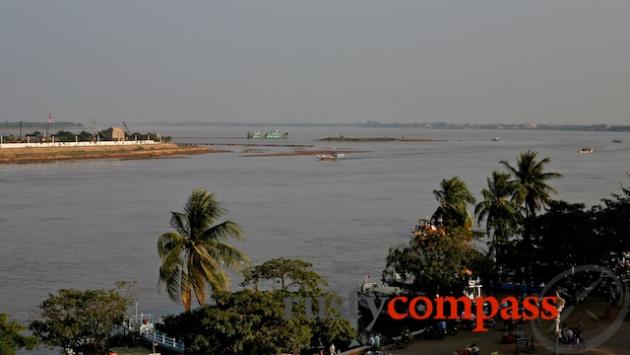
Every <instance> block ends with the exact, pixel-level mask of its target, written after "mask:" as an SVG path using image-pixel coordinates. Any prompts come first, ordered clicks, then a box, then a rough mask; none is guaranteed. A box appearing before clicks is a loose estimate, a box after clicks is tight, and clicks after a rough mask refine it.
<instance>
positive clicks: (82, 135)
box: [78, 131, 95, 142]
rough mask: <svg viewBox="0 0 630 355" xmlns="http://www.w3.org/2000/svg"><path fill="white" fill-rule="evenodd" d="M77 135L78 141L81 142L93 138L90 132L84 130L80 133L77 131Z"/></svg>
mask: <svg viewBox="0 0 630 355" xmlns="http://www.w3.org/2000/svg"><path fill="white" fill-rule="evenodd" d="M78 136H79V141H81V142H87V141H91V140H93V139H94V138H95V137H94V135H93V134H92V133H90V132H86V131H81V133H79V134H78Z"/></svg>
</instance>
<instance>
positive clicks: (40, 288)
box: [0, 127, 630, 321]
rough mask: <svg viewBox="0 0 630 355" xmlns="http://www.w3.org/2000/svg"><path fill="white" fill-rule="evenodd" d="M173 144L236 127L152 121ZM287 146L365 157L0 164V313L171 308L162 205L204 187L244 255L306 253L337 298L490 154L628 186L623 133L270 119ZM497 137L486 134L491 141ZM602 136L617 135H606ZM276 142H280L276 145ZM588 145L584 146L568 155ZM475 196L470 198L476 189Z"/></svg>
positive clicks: (175, 205) (472, 176) (483, 169)
mask: <svg viewBox="0 0 630 355" xmlns="http://www.w3.org/2000/svg"><path fill="white" fill-rule="evenodd" d="M153 129H154V130H159V131H161V132H162V133H164V134H170V135H173V136H174V137H175V140H176V141H180V142H196V143H221V144H225V143H238V142H243V140H241V139H238V138H234V137H242V136H244V135H245V133H246V129H242V128H215V127H209V128H167V129H165V128H159V129H158V128H153ZM281 130H283V131H284V130H287V131H289V133H290V136H291V138H290V139H289V140H288V142H289V143H296V144H298V143H305V144H317V145H318V146H322V147H351V148H356V149H363V150H368V151H369V152H365V153H360V154H352V155H351V156H349V159H347V160H345V161H338V162H318V161H316V160H315V158H314V157H267V158H249V157H242V156H241V154H240V151H241V148H240V147H229V146H227V147H228V149H232V150H234V153H225V154H206V155H198V156H190V157H185V158H177V159H157V160H126V161H106V160H95V161H80V162H59V163H52V164H36V165H23V166H19V165H11V166H0V313H1V312H6V313H9V314H11V315H13V316H14V317H16V318H18V319H21V320H25V321H26V320H28V319H29V317H30V316H31V312H32V310H33V308H34V306H36V305H37V303H38V302H40V301H41V300H43V299H44V298H45V297H46V295H47V294H48V293H50V292H54V291H56V290H57V289H59V288H64V287H74V288H107V287H111V286H112V285H113V283H114V282H115V281H117V280H136V281H138V282H139V283H140V285H141V287H142V293H141V303H140V308H141V309H142V310H144V311H145V312H148V313H153V314H166V313H172V312H178V311H180V308H179V307H178V306H177V305H176V304H173V303H172V302H171V301H169V299H168V297H167V296H166V294H165V293H164V292H162V293H158V291H157V269H158V258H157V255H156V250H155V244H156V240H157V238H158V236H159V235H160V234H161V233H164V232H166V231H168V230H169V225H168V221H169V216H170V215H169V211H172V210H180V209H181V207H182V205H183V204H184V202H185V199H186V197H187V196H188V195H189V193H190V192H191V191H192V189H193V188H195V187H204V188H206V189H208V190H210V191H213V192H215V193H216V194H217V196H218V198H219V199H220V200H221V201H222V202H223V203H224V204H225V206H226V207H227V208H228V209H229V218H231V219H233V220H235V221H237V222H239V223H240V224H241V225H242V227H243V229H244V230H245V232H246V235H247V240H246V241H244V242H242V243H237V244H236V245H237V246H238V247H239V248H242V249H243V250H244V251H245V252H247V253H248V254H249V255H250V256H251V257H252V259H253V260H254V261H256V262H261V261H264V260H266V259H269V258H272V257H280V256H283V257H294V258H302V259H306V260H309V261H311V262H313V263H314V264H315V266H316V268H317V270H319V271H320V272H321V273H322V274H324V275H325V276H326V277H327V278H328V279H329V281H330V283H331V286H332V287H333V288H334V289H336V290H338V291H341V292H343V293H345V292H347V290H348V289H350V288H352V287H355V286H356V285H358V284H359V283H360V282H361V280H362V278H363V276H364V275H365V274H366V273H370V274H371V275H379V273H380V270H381V269H382V268H383V265H384V258H385V255H386V254H387V250H388V248H389V247H390V246H394V245H397V244H399V243H402V242H405V241H406V240H407V239H408V238H409V231H410V229H411V228H412V226H413V224H414V222H415V221H416V220H417V219H418V218H419V217H425V216H427V215H429V214H431V212H432V211H433V210H434V209H435V201H434V199H433V196H432V190H433V189H434V188H436V186H437V184H438V182H439V180H440V179H442V178H444V177H451V176H454V175H458V176H460V177H462V178H463V179H465V180H466V181H467V183H468V184H469V187H470V188H471V189H472V190H473V191H475V192H478V191H479V190H480V189H481V188H482V185H483V184H484V183H485V178H486V177H487V176H488V175H489V174H490V172H491V171H492V170H493V169H497V168H499V165H498V163H497V162H498V161H499V160H501V159H509V160H511V161H513V160H514V159H515V157H516V155H517V154H518V152H520V151H523V150H526V149H534V150H537V151H539V152H541V153H542V154H543V155H545V156H549V157H551V159H552V164H551V166H550V168H551V169H552V170H554V171H558V172H561V173H562V174H564V177H563V178H562V179H561V180H558V181H557V182H556V186H557V188H558V191H559V197H560V198H563V199H566V200H569V201H574V202H577V201H583V202H586V203H587V204H593V203H596V202H597V201H598V200H599V199H600V198H602V197H605V196H607V195H608V194H609V193H611V192H615V191H618V189H619V184H620V183H630V179H628V178H627V177H626V172H628V171H630V135H628V134H621V133H587V132H524V131H481V130H470V131H469V130H396V129H362V128H293V127H292V128H281ZM339 132H341V133H343V134H345V135H347V136H350V135H355V136H383V135H390V136H403V135H404V136H407V137H431V138H437V139H446V140H448V141H447V142H434V143H355V144H348V143H345V144H332V143H319V142H313V139H315V138H320V137H324V136H329V135H337V134H338V133H339ZM497 135H498V136H500V137H501V141H500V142H491V141H490V140H491V138H492V137H494V136H497ZM613 138H622V139H624V143H622V144H613V143H611V140H612V139H613ZM277 142H282V143H284V142H285V141H277ZM583 146H592V147H593V148H594V149H595V153H594V154H591V155H579V154H577V153H576V152H577V150H578V149H580V148H581V147H583ZM477 194H478V193H477Z"/></svg>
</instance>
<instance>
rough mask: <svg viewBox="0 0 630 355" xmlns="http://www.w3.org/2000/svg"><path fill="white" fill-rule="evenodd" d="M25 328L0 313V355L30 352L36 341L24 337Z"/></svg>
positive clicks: (32, 338)
mask: <svg viewBox="0 0 630 355" xmlns="http://www.w3.org/2000/svg"><path fill="white" fill-rule="evenodd" d="M24 330H25V328H24V326H22V325H21V324H20V323H18V322H16V321H14V320H12V319H10V318H9V316H7V315H6V314H3V313H0V355H15V353H16V352H17V350H18V349H27V350H32V349H33V348H35V346H36V345H37V339H36V338H35V337H32V336H24V335H22V333H23V332H24Z"/></svg>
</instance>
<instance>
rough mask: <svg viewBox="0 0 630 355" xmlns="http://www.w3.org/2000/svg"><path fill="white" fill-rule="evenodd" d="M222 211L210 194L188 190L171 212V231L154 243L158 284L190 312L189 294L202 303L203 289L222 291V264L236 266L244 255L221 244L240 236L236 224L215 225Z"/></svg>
mask: <svg viewBox="0 0 630 355" xmlns="http://www.w3.org/2000/svg"><path fill="white" fill-rule="evenodd" d="M225 212H226V210H225V209H224V208H223V207H222V206H221V204H220V203H219V202H218V201H217V200H216V199H215V197H214V195H213V194H212V193H209V192H208V191H206V190H204V189H196V190H194V191H193V192H192V194H191V195H190V197H189V198H188V201H187V202H186V205H185V207H184V212H171V226H172V227H173V229H174V231H172V232H168V233H164V234H162V236H160V238H159V240H158V244H157V249H158V254H159V256H160V259H161V267H160V283H161V284H163V285H164V286H165V287H166V290H167V292H168V295H169V297H170V298H171V299H172V300H173V301H176V302H181V303H182V305H183V306H184V310H186V311H190V309H191V305H192V298H193V295H194V297H195V298H196V299H197V302H198V303H199V304H205V303H206V289H207V287H208V286H210V287H212V289H213V290H214V291H225V290H227V289H228V288H229V278H228V276H227V275H226V274H225V272H224V271H223V266H225V267H228V268H232V269H237V268H239V267H240V266H241V265H242V264H243V263H244V262H246V261H247V260H248V258H247V256H246V255H245V254H243V253H242V252H240V251H239V250H238V249H236V248H234V247H233V246H230V245H228V244H226V243H225V240H227V239H228V238H230V237H231V238H234V239H237V240H242V239H243V233H242V231H241V229H240V227H239V226H238V224H236V223H234V222H232V221H230V220H227V221H225V222H222V223H219V224H216V225H215V222H216V220H217V219H218V218H219V217H221V215H223V214H224V213H225Z"/></svg>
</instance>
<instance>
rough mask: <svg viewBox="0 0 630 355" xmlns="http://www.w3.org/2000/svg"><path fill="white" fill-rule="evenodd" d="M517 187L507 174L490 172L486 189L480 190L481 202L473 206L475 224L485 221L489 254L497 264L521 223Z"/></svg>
mask: <svg viewBox="0 0 630 355" xmlns="http://www.w3.org/2000/svg"><path fill="white" fill-rule="evenodd" d="M518 188H519V185H518V183H517V182H516V181H511V180H510V174H509V173H502V172H498V171H494V172H492V177H489V178H488V187H487V188H485V189H483V190H481V196H482V197H483V200H482V201H480V202H479V203H478V204H477V206H475V215H476V216H477V222H478V223H481V222H482V221H483V220H484V219H485V220H486V233H487V235H488V237H489V238H491V242H490V253H491V254H492V253H493V252H494V253H495V256H496V260H497V262H498V261H499V260H500V259H501V256H502V255H503V252H502V250H503V247H504V246H505V244H506V243H507V242H508V239H509V237H510V235H513V234H514V233H515V232H516V231H517V229H518V226H519V225H520V223H521V220H522V215H521V211H520V207H519V205H518V203H517V202H516V201H515V197H516V196H517V194H518Z"/></svg>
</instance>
